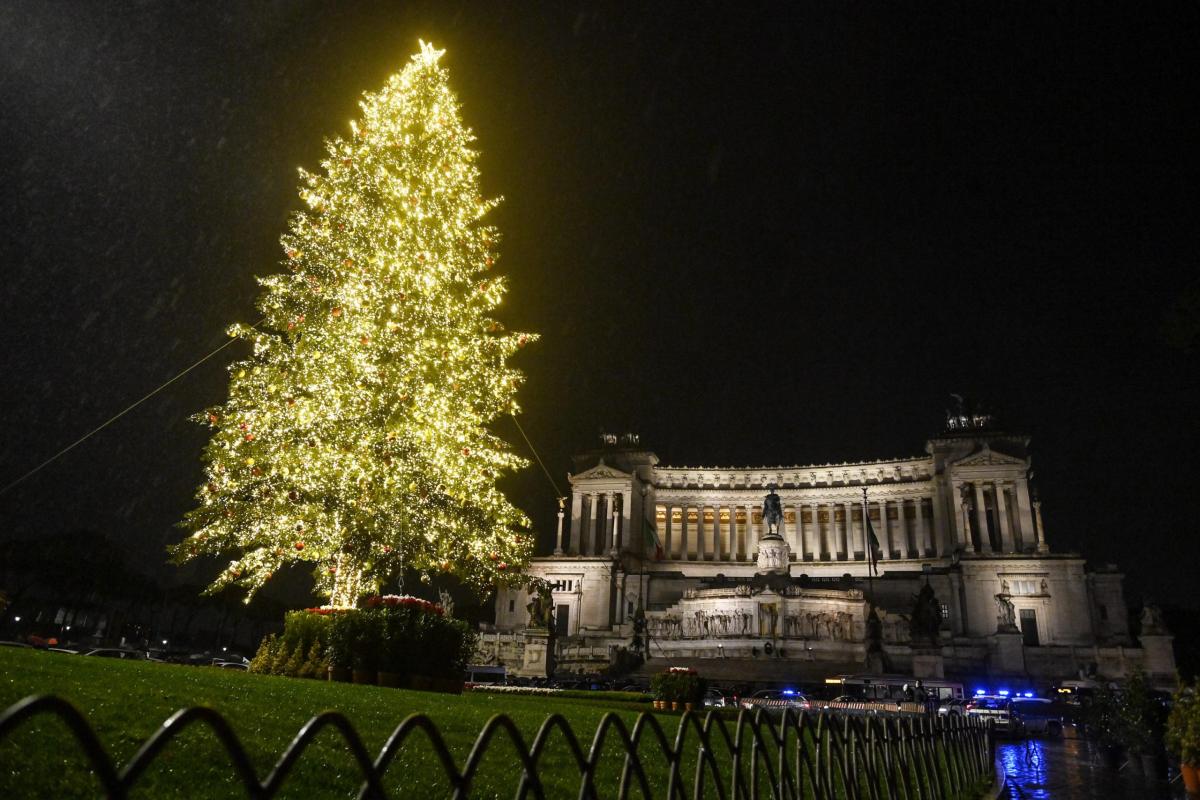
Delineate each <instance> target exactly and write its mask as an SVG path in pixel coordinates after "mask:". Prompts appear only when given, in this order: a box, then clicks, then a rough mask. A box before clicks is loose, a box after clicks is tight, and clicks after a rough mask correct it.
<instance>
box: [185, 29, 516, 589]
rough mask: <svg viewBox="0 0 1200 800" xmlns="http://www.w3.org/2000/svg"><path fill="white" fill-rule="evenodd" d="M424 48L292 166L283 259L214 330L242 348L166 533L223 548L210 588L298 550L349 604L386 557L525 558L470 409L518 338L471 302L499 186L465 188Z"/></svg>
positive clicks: (484, 566) (485, 563) (484, 271)
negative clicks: (295, 174) (189, 497)
mask: <svg viewBox="0 0 1200 800" xmlns="http://www.w3.org/2000/svg"><path fill="white" fill-rule="evenodd" d="M443 52H444V51H441V50H436V49H434V48H433V47H432V46H431V45H429V44H426V43H424V42H422V43H421V50H420V52H419V53H417V54H416V55H415V56H413V58H412V60H411V62H410V63H409V65H408V66H407V67H405V69H404V70H403V71H402V72H400V73H399V74H397V75H394V76H392V77H391V78H390V79H389V80H388V81H387V83H386V85H385V86H384V87H383V89H382V90H380V91H379V92H377V93H368V94H366V95H364V98H363V101H362V103H361V108H362V117H361V119H359V120H356V121H354V122H352V123H351V125H350V134H349V135H348V136H344V137H335V138H333V139H331V140H329V141H328V142H327V150H328V154H329V156H328V158H327V159H326V160H325V161H323V162H322V164H321V166H322V169H321V171H319V172H307V171H304V170H301V172H300V178H301V188H300V197H301V198H302V199H303V201H304V202H305V204H306V205H307V210H304V211H301V212H298V213H296V214H295V215H294V216H293V217H292V219H291V221H290V224H289V230H288V233H286V234H285V235H284V236H283V237H282V244H283V253H284V259H283V266H284V267H285V268H286V272H284V273H282V274H276V275H271V276H268V277H266V278H261V279H260V281H259V282H260V284H261V285H262V287H263V292H262V294H261V295H260V296H259V298H258V301H257V304H258V307H259V309H260V310H261V311H262V313H263V315H264V321H263V322H262V323H261V324H260V325H258V326H257V327H252V326H248V325H241V324H237V325H234V326H232V327H231V328H230V335H232V336H236V337H239V338H242V339H244V340H246V341H247V342H249V343H250V344H251V345H252V347H253V352H252V354H251V355H250V357H248V358H247V359H245V360H244V361H241V362H238V363H235V364H234V365H232V366H231V368H230V381H229V399H228V401H227V402H226V403H225V404H224V405H221V406H218V407H215V408H210V409H207V410H206V411H205V412H204V413H202V414H200V415H198V417H197V419H198V420H199V421H201V422H203V423H205V424H207V425H208V426H209V427H210V428H211V429H212V430H213V435H212V439H211V440H210V442H209V444H208V446H207V447H206V449H205V451H204V461H205V472H206V475H205V479H204V481H203V483H202V484H201V488H200V490H199V491H198V492H197V494H196V497H197V500H198V501H199V506H198V507H197V508H196V509H195V510H193V511H192V512H190V513H189V514H188V515H187V517H186V518H185V520H184V525H185V527H187V528H188V529H189V530H191V531H192V533H191V535H190V536H189V537H188V538H187V539H185V540H184V541H183V542H181V543H180V544H179V545H177V546H176V547H175V548H174V550H173V553H174V556H175V558H176V560H177V561H179V562H186V561H189V560H191V559H192V558H196V557H198V556H202V555H213V554H220V555H227V556H229V557H230V559H231V560H230V561H229V563H228V565H227V566H226V567H225V568H224V569H223V570H222V572H221V573H220V575H219V576H218V577H217V578H216V580H215V581H214V583H213V584H212V586H211V587H210V589H212V590H218V589H221V588H223V587H225V586H227V585H229V584H234V583H236V584H240V585H242V586H244V587H246V588H247V589H248V598H247V599H249V597H251V596H253V594H254V592H256V591H257V590H258V589H260V588H261V587H262V585H263V584H264V583H265V581H266V580H267V579H268V578H269V577H270V576H271V575H272V574H274V573H275V572H277V571H278V570H279V568H280V567H282V566H283V565H284V564H285V563H287V562H294V561H306V562H311V563H313V564H314V567H315V573H316V576H317V582H318V587H319V589H320V590H321V591H322V592H324V593H325V594H326V595H328V596H329V598H330V604H331V605H336V606H350V605H353V604H354V603H355V602H356V600H357V599H358V598H359V597H360V596H361V595H363V594H366V593H368V592H374V591H377V590H378V589H379V587H380V585H381V583H382V582H383V581H384V580H386V579H387V578H388V577H389V576H393V575H396V574H398V573H399V572H400V571H401V569H402V568H403V567H404V566H407V567H411V568H415V569H418V570H422V571H432V570H437V571H444V572H451V573H454V574H456V575H457V576H458V577H460V578H461V579H463V580H464V581H465V582H467V583H468V584H470V585H473V586H475V587H476V588H480V589H482V588H484V587H487V586H490V585H492V584H494V583H495V582H497V581H504V580H506V579H507V577H508V576H510V575H512V573H513V572H514V571H515V570H514V567H520V566H521V565H523V564H524V563H525V562H526V561H527V560H528V558H529V556H530V551H531V544H530V538H531V537H528V536H523V535H522V531H523V530H526V529H528V527H529V521H528V519H526V518H525V516H524V515H523V514H522V513H521V512H520V511H518V510H517V509H516V508H515V507H513V506H512V504H510V503H509V502H508V500H507V499H506V498H505V497H504V496H503V495H502V494H501V493H500V492H499V490H497V488H496V486H495V482H496V479H497V478H498V477H499V476H500V475H502V474H504V473H505V472H509V471H511V470H514V469H518V468H521V467H523V466H525V462H524V460H523V459H521V458H519V457H517V456H516V455H514V454H513V453H512V452H511V451H510V449H509V447H508V445H507V444H506V443H505V442H503V441H502V440H500V439H499V438H498V437H496V436H494V435H493V434H492V433H491V432H489V431H488V430H487V425H488V424H489V423H490V422H492V421H493V420H495V419H496V418H497V417H498V416H500V415H502V414H515V413H517V412H518V411H519V408H518V405H517V402H516V399H515V396H516V391H517V388H518V387H519V385H520V383H521V380H522V378H521V374H520V372H519V371H517V370H516V369H514V368H512V367H511V366H509V365H508V359H509V357H510V356H511V355H512V354H513V353H514V352H516V351H517V350H518V349H520V348H523V347H525V346H526V345H527V344H528V343H530V342H532V341H535V340H536V336H534V335H532V334H528V333H512V332H506V331H505V328H504V326H503V325H501V324H500V323H499V322H498V321H497V320H495V319H493V318H492V317H491V316H490V315H491V314H492V313H493V312H494V309H495V308H496V307H497V306H498V305H499V304H500V302H501V299H502V297H503V296H504V294H505V291H506V286H505V281H504V279H503V278H502V277H499V276H497V275H495V274H494V272H493V271H492V266H493V265H494V263H495V261H496V259H497V254H496V252H495V249H494V245H495V242H496V241H497V240H498V235H497V232H496V230H495V229H494V228H492V227H491V226H489V225H486V224H485V223H484V222H483V218H484V216H485V215H486V214H487V212H488V211H489V210H490V209H491V208H493V207H494V206H495V205H496V203H497V202H498V201H497V200H487V199H484V198H482V197H481V195H480V191H479V171H478V169H477V167H476V165H475V161H476V158H477V154H476V153H475V151H474V150H472V149H471V147H470V143H471V142H472V140H473V137H472V135H471V132H470V131H469V130H468V129H467V128H466V127H465V126H464V125H463V122H462V119H461V117H460V114H459V105H458V101H457V100H456V98H455V96H454V94H453V93H452V92H451V90H450V88H449V84H448V81H447V73H446V70H445V69H444V68H442V67H441V66H440V65H439V59H440V57H441V56H442V54H443Z"/></svg>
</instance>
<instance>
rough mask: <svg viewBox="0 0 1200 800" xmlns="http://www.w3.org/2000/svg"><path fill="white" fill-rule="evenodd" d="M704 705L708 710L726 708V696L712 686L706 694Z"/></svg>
mask: <svg viewBox="0 0 1200 800" xmlns="http://www.w3.org/2000/svg"><path fill="white" fill-rule="evenodd" d="M704 705H705V707H706V708H724V707H725V695H724V694H723V693H722V692H721V690H720V689H717V688H716V687H714V686H710V687H708V689H707V690H706V691H705V692H704Z"/></svg>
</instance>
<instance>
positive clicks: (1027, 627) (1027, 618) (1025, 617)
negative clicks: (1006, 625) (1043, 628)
mask: <svg viewBox="0 0 1200 800" xmlns="http://www.w3.org/2000/svg"><path fill="white" fill-rule="evenodd" d="M1021 636H1022V638H1024V640H1025V646H1026V647H1037V646H1038V643H1039V642H1038V626H1037V612H1036V611H1034V610H1033V609H1032V608H1022V609H1021Z"/></svg>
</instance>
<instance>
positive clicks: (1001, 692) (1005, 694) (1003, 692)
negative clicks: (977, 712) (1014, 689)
mask: <svg viewBox="0 0 1200 800" xmlns="http://www.w3.org/2000/svg"><path fill="white" fill-rule="evenodd" d="M996 694H998V695H1000V696H1001V697H1008V689H1001V690H1000V691H999V692H996Z"/></svg>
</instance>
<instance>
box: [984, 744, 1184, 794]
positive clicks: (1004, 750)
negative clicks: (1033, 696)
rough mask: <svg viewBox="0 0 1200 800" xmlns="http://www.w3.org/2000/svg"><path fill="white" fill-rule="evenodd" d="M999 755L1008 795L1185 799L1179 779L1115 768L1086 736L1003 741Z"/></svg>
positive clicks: (1004, 792)
mask: <svg viewBox="0 0 1200 800" xmlns="http://www.w3.org/2000/svg"><path fill="white" fill-rule="evenodd" d="M996 758H997V759H998V760H999V761H1000V763H1001V764H1002V765H1003V766H1004V770H1005V772H1006V773H1007V774H1008V781H1007V783H1006V785H1005V787H1004V791H1003V792H1002V793H1001V794H1000V797H1002V798H1006V800H1184V798H1185V797H1186V795H1185V794H1184V791H1183V786H1182V784H1181V782H1180V781H1175V782H1174V783H1173V784H1168V783H1167V782H1166V781H1164V780H1159V781H1155V780H1150V779H1147V778H1144V777H1142V776H1141V775H1134V774H1130V773H1129V771H1128V768H1126V769H1122V770H1119V771H1118V770H1112V769H1109V768H1108V767H1106V766H1105V765H1104V763H1103V762H1102V760H1101V758H1100V754H1099V752H1098V751H1097V750H1096V749H1095V747H1094V746H1093V745H1091V744H1090V743H1089V742H1086V741H1084V740H1082V739H1030V740H1029V741H1028V742H1023V741H1017V742H1003V743H1001V744H1000V746H999V747H998V748H997V751H996Z"/></svg>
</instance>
